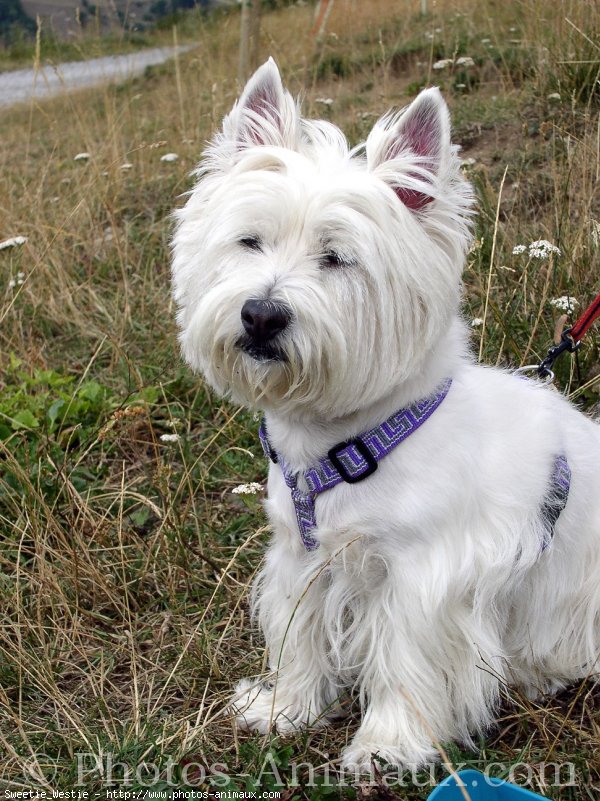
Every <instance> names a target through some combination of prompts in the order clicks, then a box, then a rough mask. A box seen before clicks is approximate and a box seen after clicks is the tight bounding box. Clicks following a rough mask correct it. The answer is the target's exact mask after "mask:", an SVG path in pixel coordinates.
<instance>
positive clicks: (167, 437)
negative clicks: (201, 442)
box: [160, 434, 180, 442]
mask: <svg viewBox="0 0 600 801" xmlns="http://www.w3.org/2000/svg"><path fill="white" fill-rule="evenodd" d="M179 439H180V437H179V434H161V435H160V441H161V442H179Z"/></svg>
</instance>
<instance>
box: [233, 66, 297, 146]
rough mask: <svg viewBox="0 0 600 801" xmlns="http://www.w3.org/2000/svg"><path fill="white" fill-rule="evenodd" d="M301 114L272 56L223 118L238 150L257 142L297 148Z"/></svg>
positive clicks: (257, 71)
mask: <svg viewBox="0 0 600 801" xmlns="http://www.w3.org/2000/svg"><path fill="white" fill-rule="evenodd" d="M299 123H300V121H299V115H298V110H297V108H296V104H295V103H294V100H293V98H292V96H291V95H290V93H289V92H287V91H286V90H285V89H284V88H283V84H282V82H281V75H280V74H279V70H278V69H277V64H275V61H274V60H273V59H272V58H270V59H269V60H268V61H267V62H265V63H264V64H263V65H262V66H261V67H259V68H258V69H257V70H256V72H255V73H254V75H253V76H252V77H251V78H250V80H249V81H248V83H247V84H246V86H245V87H244V91H243V92H242V94H241V96H240V99H239V100H238V102H237V103H236V104H235V105H234V107H233V109H232V110H231V112H230V114H228V115H227V117H225V120H224V121H223V134H224V135H225V137H226V139H228V140H230V141H233V142H234V143H235V145H236V146H237V148H238V149H239V150H244V149H245V148H248V147H255V146H257V145H273V146H276V147H287V148H294V147H295V146H296V143H297V141H298V137H299Z"/></svg>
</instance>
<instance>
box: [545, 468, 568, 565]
mask: <svg viewBox="0 0 600 801" xmlns="http://www.w3.org/2000/svg"><path fill="white" fill-rule="evenodd" d="M550 486H551V490H550V494H549V495H548V497H547V498H545V499H544V503H543V504H542V518H543V520H544V522H545V523H546V532H547V533H546V537H545V538H544V542H543V543H542V551H545V550H546V548H547V547H548V546H549V545H550V542H551V541H552V537H553V536H554V529H555V527H556V522H557V520H558V518H559V517H560V513H561V512H562V511H563V509H564V508H565V506H566V505H567V501H568V500H569V490H570V489H571V468H570V467H569V463H568V461H567V457H566V456H565V455H564V454H561V455H560V456H557V457H556V459H555V460H554V465H553V467H552V476H551V478H550Z"/></svg>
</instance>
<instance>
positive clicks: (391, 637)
mask: <svg viewBox="0 0 600 801" xmlns="http://www.w3.org/2000/svg"><path fill="white" fill-rule="evenodd" d="M198 178H199V180H198V184H197V186H196V187H195V188H194V190H193V192H192V193H191V196H190V198H189V200H188V202H187V204H186V205H185V207H184V208H183V209H181V210H180V211H179V212H178V214H177V216H178V226H177V231H176V234H175V238H174V256H173V283H174V293H175V298H176V300H177V304H178V309H179V310H178V322H179V327H180V340H181V345H182V351H183V354H184V356H185V358H186V360H187V361H188V362H189V364H190V365H191V366H192V367H194V368H195V369H198V370H199V371H201V372H202V373H203V374H204V375H205V377H206V379H207V380H208V382H209V383H210V384H211V385H212V386H213V388H214V389H215V390H216V391H217V392H219V393H221V394H224V395H229V396H230V397H232V398H233V399H234V400H236V401H237V402H240V403H242V404H244V405H246V406H248V407H251V408H259V409H263V410H266V412H267V424H268V429H269V434H270V437H271V439H272V444H273V445H274V446H275V448H276V450H277V451H279V452H280V453H282V454H283V455H284V456H285V460H286V462H287V463H288V464H289V465H291V466H292V467H293V468H294V469H297V470H303V469H305V468H306V467H308V466H309V465H311V464H313V463H314V462H315V461H316V460H317V459H319V458H320V457H321V456H322V455H323V454H324V453H326V452H327V451H328V449H329V448H331V447H332V446H333V445H334V444H335V443H337V442H340V441H342V440H344V439H347V438H349V437H352V436H356V435H357V434H360V433H361V432H362V431H365V430H367V429H368V428H370V427H371V426H373V425H377V424H378V423H381V422H382V421H383V420H384V419H385V418H386V417H387V416H389V415H390V414H391V413H393V412H395V411H397V410H398V409H399V408H400V407H402V406H404V405H407V404H408V403H410V402H412V401H415V400H417V399H419V398H423V397H425V396H426V395H428V394H429V393H431V392H432V391H433V390H434V389H435V387H436V386H437V385H438V384H439V382H440V381H441V380H443V379H444V378H447V377H452V378H453V386H452V389H451V391H450V393H449V395H448V397H447V399H446V400H445V401H444V402H443V404H442V406H440V408H439V409H438V410H437V411H436V412H435V414H434V415H433V417H432V418H431V419H430V420H428V421H427V423H426V425H425V426H423V427H422V428H421V429H420V431H419V432H418V434H417V435H416V436H415V437H411V438H410V439H408V440H407V441H406V442H405V443H403V444H402V446H401V447H400V448H397V449H396V450H394V451H393V452H392V453H391V454H389V455H388V456H387V457H386V459H385V460H384V461H383V462H382V463H381V464H380V466H379V468H378V472H377V474H376V475H375V476H373V477H371V478H370V479H369V480H368V481H365V482H363V483H361V484H357V485H355V486H352V487H349V486H347V485H339V486H337V487H336V488H335V489H333V490H331V491H329V492H326V493H323V494H321V495H320V496H319V497H318V498H317V502H316V514H317V522H318V525H319V527H318V529H317V531H316V532H315V536H316V537H317V539H318V541H319V543H320V547H319V548H318V550H316V551H314V552H310V553H309V552H307V551H305V550H304V548H303V546H302V543H301V541H300V535H299V532H298V528H297V524H296V520H295V516H294V511H293V506H292V504H291V501H290V495H289V490H288V487H287V486H286V485H285V482H284V479H283V476H282V473H281V470H280V468H279V467H278V466H272V467H271V472H270V474H269V500H268V501H267V511H268V513H269V518H270V521H271V523H272V526H273V529H274V537H273V541H272V543H271V545H270V547H269V550H268V553H267V557H266V561H265V565H264V567H263V569H262V571H261V573H260V576H259V579H258V581H257V582H256V584H255V588H254V596H253V597H254V609H255V612H256V615H257V617H258V620H259V623H260V626H261V629H262V631H263V633H264V635H265V639H266V643H267V646H268V648H269V655H270V667H271V678H272V679H274V680H275V685H274V687H271V688H267V687H262V686H261V685H260V683H256V682H254V683H253V682H243V683H242V684H241V685H240V687H239V688H238V693H237V700H236V701H235V706H236V708H237V709H238V711H239V722H240V724H241V725H244V726H247V727H251V728H258V729H261V730H263V731H266V730H267V729H268V728H269V727H270V725H271V724H272V723H273V722H275V723H276V725H277V726H278V728H279V729H280V730H282V731H287V730H291V729H294V728H296V727H298V726H300V725H304V724H306V723H317V724H318V723H321V724H322V723H325V722H327V720H329V719H330V718H331V717H332V716H333V715H335V714H337V713H338V712H339V709H338V706H337V699H338V698H339V696H340V695H341V694H342V693H343V692H344V691H346V690H348V689H349V688H352V687H353V688H355V689H356V690H357V692H358V695H359V697H360V699H361V702H362V706H363V710H364V713H363V721H362V725H361V727H360V729H359V731H358V733H357V735H356V737H355V739H354V741H353V742H352V743H351V744H350V746H349V747H348V749H347V751H346V752H345V764H358V765H359V766H360V767H365V766H367V767H368V766H369V765H370V760H371V755H372V754H373V753H378V754H379V756H380V757H381V758H383V759H387V760H388V761H390V762H394V763H401V764H407V763H409V764H412V763H421V762H423V761H424V760H426V759H428V758H431V757H432V756H433V755H434V754H435V747H434V746H435V744H437V743H439V742H443V741H444V740H447V739H450V738H453V737H455V738H460V739H462V740H464V741H467V742H468V741H469V733H470V732H471V731H473V732H477V731H482V730H484V729H485V727H486V726H487V725H489V723H490V722H491V721H492V720H493V712H494V705H495V702H496V700H497V697H498V693H499V690H500V687H501V686H502V684H504V683H506V682H509V681H515V682H517V683H518V684H520V685H521V686H522V687H523V688H524V689H525V691H526V692H527V693H528V694H530V695H535V694H536V693H538V692H539V691H544V690H553V689H556V688H557V687H560V686H563V685H564V684H565V682H567V681H569V680H573V679H575V678H578V677H581V676H584V675H586V674H588V673H593V672H596V660H597V658H598V654H599V653H600V637H599V632H598V628H599V623H598V621H599V619H600V589H599V587H600V581H599V580H598V579H599V578H600V548H598V537H599V536H600V500H599V499H600V471H598V469H597V467H596V465H595V454H596V453H597V452H598V450H599V448H600V433H599V429H598V426H596V425H594V424H592V423H591V422H590V421H589V420H587V419H586V418H585V417H584V416H583V415H581V414H579V413H578V412H577V411H576V410H575V409H574V408H573V407H571V406H569V405H568V404H566V402H564V401H563V400H562V399H561V398H560V397H559V396H558V395H557V394H556V393H552V392H550V391H547V390H544V389H540V388H538V387H536V386H535V385H534V384H533V383H532V382H527V381H523V380H518V379H516V378H514V377H512V376H510V375H508V374H506V373H502V372H500V371H494V370H488V369H484V368H481V367H477V366H475V365H472V364H471V363H470V361H469V359H468V357H467V356H466V354H465V340H466V335H465V328H464V325H463V324H462V322H461V320H460V316H459V312H458V308H459V302H460V292H461V290H460V275H461V271H462V268H463V263H464V257H465V252H466V249H467V247H468V245H469V216H470V205H471V191H470V188H469V186H468V184H467V183H466V182H465V181H464V180H463V178H462V176H461V175H460V169H459V161H458V158H457V154H456V151H455V149H454V148H453V147H452V146H451V144H450V134H449V119H448V112H447V109H446V106H445V104H444V102H443V100H442V99H441V97H440V95H439V93H437V91H435V90H429V91H427V92H424V93H422V94H421V95H420V96H419V97H418V98H417V100H416V101H415V102H414V103H413V104H411V106H410V107H409V108H408V109H407V110H406V111H404V112H402V113H400V114H396V115H389V116H387V117H385V118H383V120H381V121H380V122H379V123H377V125H376V126H375V127H374V129H373V131H372V132H371V134H370V135H369V137H368V139H367V142H366V144H365V146H364V147H361V148H357V149H355V150H354V151H350V150H349V149H348V147H347V144H346V142H345V139H344V138H343V136H342V134H341V133H340V131H339V130H338V129H337V128H335V127H334V126H332V125H330V124H328V123H324V122H310V121H306V120H302V119H301V118H300V116H299V114H298V110H297V108H296V106H295V105H294V103H293V101H292V99H291V97H290V95H289V94H288V93H287V92H285V91H284V90H283V87H282V85H281V80H280V77H279V73H278V71H277V68H276V67H275V65H274V63H273V62H269V63H267V64H266V65H264V66H263V67H262V68H261V69H260V70H259V71H258V72H257V73H256V75H255V76H254V77H253V78H252V79H251V81H250V82H249V84H248V86H247V87H246V89H245V91H244V93H243V95H242V97H241V99H240V101H239V102H238V104H236V106H235V107H234V109H233V111H232V112H231V114H230V115H229V116H228V117H227V118H226V119H225V122H224V125H223V131H222V132H220V133H219V134H217V136H216V137H215V138H214V140H213V142H212V144H211V146H210V147H209V149H208V151H207V154H206V156H205V159H204V161H203V162H202V163H201V165H200V167H199V170H198ZM332 254H333V255H332ZM248 300H268V301H270V302H271V303H273V304H276V305H277V304H280V305H281V306H283V307H285V309H287V310H289V314H290V320H289V323H288V325H287V326H286V327H285V328H284V329H283V330H282V331H281V332H280V333H278V334H277V335H276V336H274V337H273V338H272V339H269V340H268V341H266V342H260V341H259V342H256V341H254V340H252V337H249V335H248V333H247V332H246V331H245V330H244V326H243V324H242V320H241V310H242V307H243V305H244V303H246V302H247V301H248ZM592 452H593V453H594V456H590V454H591V453H592ZM561 453H566V454H567V456H568V458H569V461H570V463H571V466H572V468H573V470H574V481H573V485H572V488H571V493H570V496H569V503H568V505H567V508H566V509H565V511H564V512H563V513H562V514H561V516H560V518H559V521H558V525H557V528H556V533H555V538H554V541H553V542H552V544H551V547H550V548H549V549H548V550H547V551H545V552H543V553H542V552H541V543H542V542H544V540H545V538H546V536H547V533H548V532H547V526H546V524H545V522H544V520H543V519H542V517H541V516H540V507H541V504H542V502H543V501H544V499H545V498H546V497H547V496H548V493H549V492H551V485H550V472H551V468H552V464H553V460H554V458H555V457H556V456H557V455H558V454H561Z"/></svg>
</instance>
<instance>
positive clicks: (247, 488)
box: [231, 481, 262, 495]
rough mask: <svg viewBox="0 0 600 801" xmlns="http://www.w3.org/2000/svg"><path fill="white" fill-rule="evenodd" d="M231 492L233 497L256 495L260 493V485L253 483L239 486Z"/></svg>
mask: <svg viewBox="0 0 600 801" xmlns="http://www.w3.org/2000/svg"><path fill="white" fill-rule="evenodd" d="M231 492H232V493H233V494H234V495H256V493H257V492H262V484H259V483H258V482H257V481H253V482H252V483H251V484H240V485H239V486H237V487H234V488H233V489H232V490H231Z"/></svg>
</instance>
